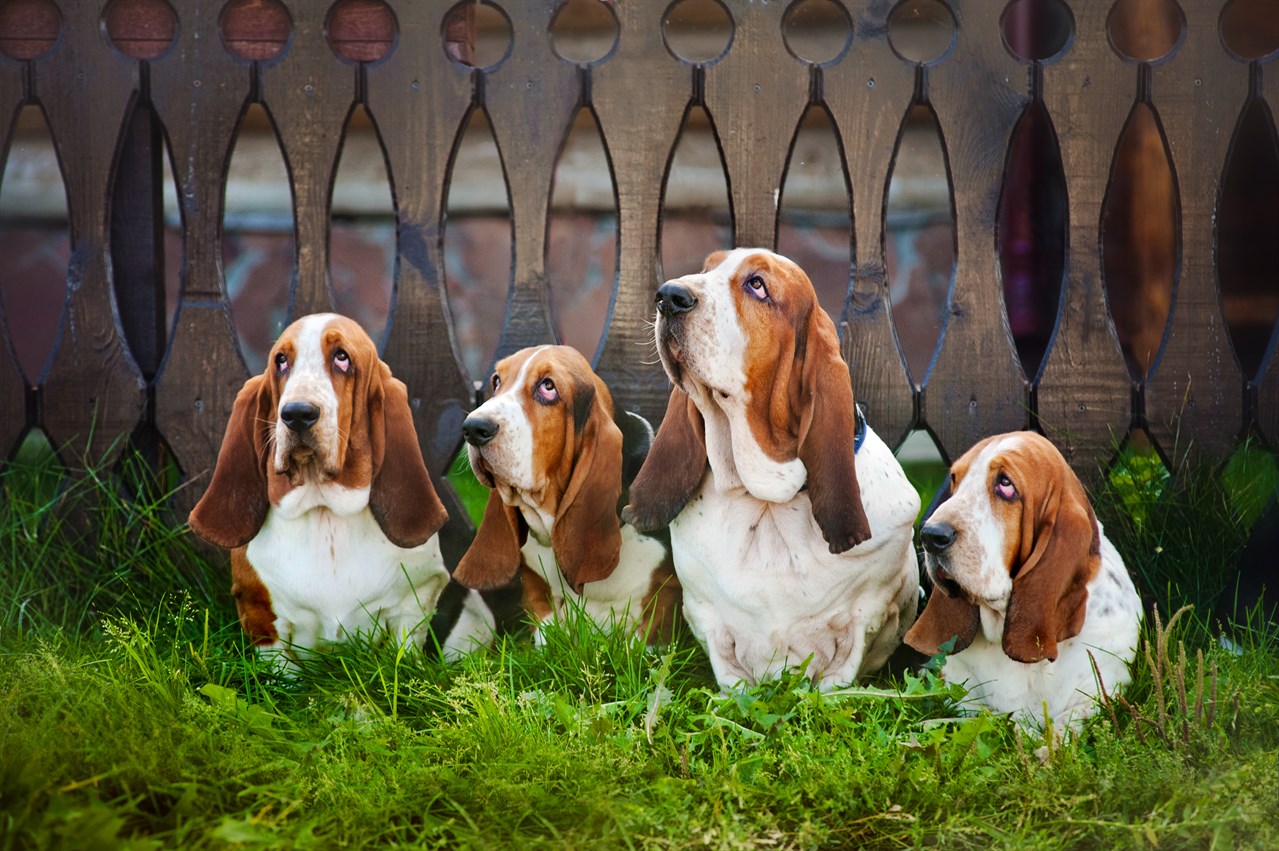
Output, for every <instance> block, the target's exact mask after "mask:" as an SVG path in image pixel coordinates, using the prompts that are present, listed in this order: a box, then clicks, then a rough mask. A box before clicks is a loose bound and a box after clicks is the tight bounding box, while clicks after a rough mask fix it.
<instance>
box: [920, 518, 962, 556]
mask: <svg viewBox="0 0 1279 851" xmlns="http://www.w3.org/2000/svg"><path fill="white" fill-rule="evenodd" d="M956 534H958V533H956V532H955V527H954V526H952V525H950V524H949V523H925V524H924V527H923V528H922V529H920V530H919V540H920V541H921V542H922V543H923V545H924V549H926V550H928V551H929V552H930V553H939V552H942V551H943V550H945V549H946V548H947V547H949V546H950V545H951V544H953V543H955V535H956Z"/></svg>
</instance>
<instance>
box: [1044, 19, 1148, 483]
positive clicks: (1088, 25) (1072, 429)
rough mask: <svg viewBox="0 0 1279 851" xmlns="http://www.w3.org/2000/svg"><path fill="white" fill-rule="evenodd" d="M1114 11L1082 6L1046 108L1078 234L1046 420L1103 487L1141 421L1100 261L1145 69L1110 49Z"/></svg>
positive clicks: (1048, 371) (1059, 442)
mask: <svg viewBox="0 0 1279 851" xmlns="http://www.w3.org/2000/svg"><path fill="white" fill-rule="evenodd" d="M1110 5H1111V4H1109V3H1107V2H1105V0H1076V2H1075V4H1074V10H1075V26H1076V32H1075V39H1074V42H1073V44H1072V46H1071V47H1070V49H1069V51H1068V52H1067V53H1066V55H1065V56H1064V57H1062V58H1061V59H1060V60H1059V61H1057V62H1055V63H1053V64H1051V65H1049V66H1047V67H1045V68H1044V69H1043V99H1044V104H1045V106H1046V107H1047V109H1048V114H1049V116H1050V118H1051V119H1052V121H1053V124H1054V126H1055V127H1056V130H1057V133H1056V137H1057V142H1058V146H1059V148H1060V150H1061V159H1062V167H1063V169H1064V170H1065V173H1066V174H1067V175H1068V183H1067V189H1068V191H1067V203H1068V220H1069V222H1070V225H1069V227H1070V232H1069V236H1068V239H1067V245H1068V248H1067V252H1066V264H1065V269H1064V270H1063V274H1064V276H1065V289H1064V291H1063V294H1062V299H1061V304H1060V306H1059V309H1058V316H1057V328H1056V331H1055V333H1054V336H1053V338H1052V342H1051V343H1050V348H1049V351H1048V353H1047V354H1046V355H1045V357H1044V360H1045V363H1044V368H1043V373H1042V375H1041V376H1040V379H1039V392H1038V397H1037V403H1038V414H1039V421H1040V424H1041V426H1042V428H1043V430H1044V433H1045V434H1046V435H1048V437H1049V438H1050V439H1051V440H1052V441H1053V442H1054V443H1055V444H1056V446H1057V448H1058V449H1060V450H1061V451H1062V454H1064V455H1065V456H1066V458H1067V460H1069V461H1070V463H1071V465H1072V466H1073V467H1074V468H1075V470H1076V472H1078V473H1079V474H1080V475H1082V476H1084V477H1085V480H1086V481H1094V482H1095V481H1096V480H1097V477H1098V474H1099V472H1100V469H1101V468H1102V466H1104V465H1105V463H1106V462H1107V461H1108V460H1109V459H1110V458H1111V457H1112V456H1113V454H1114V452H1115V447H1117V446H1118V445H1119V444H1120V443H1121V442H1122V441H1123V438H1124V436H1125V435H1126V434H1127V432H1128V427H1129V424H1130V423H1131V421H1132V411H1131V407H1132V382H1131V379H1130V378H1129V374H1128V369H1127V367H1126V366H1125V365H1124V357H1123V350H1122V349H1121V348H1120V345H1119V338H1118V336H1117V334H1116V332H1115V326H1114V322H1113V321H1112V319H1111V315H1110V310H1109V308H1108V307H1107V304H1106V292H1105V288H1104V286H1103V273H1102V263H1101V252H1100V246H1101V236H1100V233H1099V227H1100V222H1101V212H1102V205H1103V203H1104V202H1105V198H1106V189H1107V187H1108V183H1109V180H1110V170H1111V161H1112V158H1113V156H1114V151H1115V144H1116V140H1117V139H1118V138H1119V134H1120V133H1121V132H1122V131H1123V126H1124V120H1125V118H1126V116H1127V114H1128V111H1129V109H1130V108H1131V105H1132V100H1133V98H1134V96H1135V93H1136V90H1137V81H1136V73H1135V69H1134V68H1133V67H1132V66H1131V65H1126V64H1125V63H1124V62H1123V60H1122V59H1120V58H1119V57H1118V56H1116V55H1115V52H1114V51H1113V50H1112V49H1111V47H1110V42H1109V39H1108V37H1107V34H1106V16H1107V11H1108V9H1109V7H1110Z"/></svg>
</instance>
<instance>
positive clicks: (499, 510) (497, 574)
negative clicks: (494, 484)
mask: <svg viewBox="0 0 1279 851" xmlns="http://www.w3.org/2000/svg"><path fill="white" fill-rule="evenodd" d="M527 540H528V526H526V525H525V524H524V518H523V517H521V516H520V513H519V511H517V510H516V509H514V508H512V507H511V506H509V505H507V504H506V503H504V502H502V497H500V496H498V493H497V491H490V492H489V501H488V505H486V506H485V507H484V518H483V519H482V520H481V521H480V528H479V530H478V531H477V532H476V533H475V540H474V541H472V542H471V546H470V549H468V550H467V551H466V555H464V556H462V560H461V561H460V562H458V565H457V570H455V571H453V578H454V579H456V580H457V581H458V582H460V583H462V584H463V585H465V586H466V587H468V588H475V589H477V590H480V591H487V590H490V589H493V588H501V587H503V586H504V585H506V584H507V583H509V582H510V581H511V580H512V579H514V578H515V574H516V573H518V572H519V569H520V560H521V558H522V556H521V555H520V547H522V546H524V542H525V541H527Z"/></svg>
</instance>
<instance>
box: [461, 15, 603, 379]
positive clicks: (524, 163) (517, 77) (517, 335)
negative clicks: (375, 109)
mask: <svg viewBox="0 0 1279 851" xmlns="http://www.w3.org/2000/svg"><path fill="white" fill-rule="evenodd" d="M560 2H561V0H525V2H521V3H518V4H508V7H507V9H506V11H507V14H508V15H510V18H511V50H510V53H509V55H508V56H507V57H506V59H505V60H503V61H502V63H501V64H500V65H498V66H497V67H496V68H495V69H493V70H491V71H487V72H485V78H484V104H485V106H486V107H487V109H488V114H489V121H490V122H491V125H492V127H493V136H494V138H495V139H496V141H497V147H498V150H499V151H501V154H502V167H503V168H504V169H505V171H506V185H507V187H508V189H509V191H510V193H511V227H512V228H513V230H514V246H513V248H514V252H515V258H514V264H513V265H514V276H515V277H514V280H513V281H512V282H511V291H510V296H509V299H508V301H507V306H506V319H505V320H504V322H503V323H502V335H501V337H500V339H499V341H498V344H497V358H498V359H499V360H500V359H501V358H503V357H506V356H507V355H509V354H511V353H512V352H514V351H517V350H519V349H522V348H524V347H525V346H533V345H538V344H541V343H553V342H558V339H559V337H558V334H557V333H556V330H555V322H554V319H553V318H552V316H551V302H550V286H549V282H548V280H547V277H546V232H547V217H548V215H549V213H550V198H551V181H552V179H553V176H554V172H555V163H556V161H557V160H558V158H559V152H560V150H561V148H562V147H563V144H564V139H565V138H566V136H567V134H568V129H569V126H570V123H571V122H572V119H573V115H574V113H575V112H576V111H577V107H578V104H579V100H580V85H579V82H578V77H579V75H578V71H577V68H576V67H575V66H574V65H572V64H570V63H568V62H565V61H564V60H562V59H560V58H559V57H558V56H556V55H555V52H554V50H552V48H551V40H550V38H549V37H548V36H547V32H548V31H549V30H550V25H551V20H552V19H553V18H554V17H555V11H556V10H557V9H558V8H559V6H560Z"/></svg>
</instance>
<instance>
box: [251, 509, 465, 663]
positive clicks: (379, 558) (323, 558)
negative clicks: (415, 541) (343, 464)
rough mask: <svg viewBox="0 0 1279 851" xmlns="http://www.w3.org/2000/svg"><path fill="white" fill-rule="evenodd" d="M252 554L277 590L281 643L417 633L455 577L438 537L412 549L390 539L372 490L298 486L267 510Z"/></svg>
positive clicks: (274, 592) (273, 594)
mask: <svg viewBox="0 0 1279 851" xmlns="http://www.w3.org/2000/svg"><path fill="white" fill-rule="evenodd" d="M330 491H332V492H330ZM245 554H246V556H247V557H248V560H249V562H250V563H251V564H252V565H253V567H254V569H255V570H257V572H258V575H259V576H260V577H261V579H262V582H263V583H264V584H265V585H266V587H267V590H268V591H270V594H271V607H272V609H273V610H274V611H275V615H276V622H275V626H276V631H277V633H278V634H279V638H280V646H281V647H287V646H289V645H295V646H297V647H300V648H312V647H317V646H320V645H323V644H324V643H325V642H332V641H337V640H340V639H341V638H343V637H344V636H349V635H352V634H354V633H356V632H367V633H380V632H382V631H386V632H389V633H390V634H391V635H392V636H394V637H395V638H397V639H400V638H407V637H410V636H414V637H416V636H418V635H419V633H420V632H421V631H424V630H425V629H426V626H427V624H428V623H429V620H430V616H431V613H432V612H433V611H434V609H435V604H436V601H437V600H438V598H439V595H440V592H441V591H442V590H443V588H444V586H445V584H446V583H447V582H448V570H447V568H446V567H445V565H444V558H443V556H442V555H441V554H440V545H439V539H438V538H437V537H435V536H432V537H431V539H430V540H428V541H427V542H426V543H424V544H422V545H421V546H417V547H413V548H411V549H404V548H402V547H397V546H396V545H395V544H393V543H391V542H390V541H389V540H387V538H386V535H384V534H383V533H382V529H381V528H380V527H379V526H378V524H377V521H376V520H374V518H373V514H372V512H371V511H370V510H369V508H368V491H367V489H363V490H349V489H344V488H337V486H332V485H330V486H327V487H321V486H315V485H308V486H304V487H300V488H295V489H294V490H293V491H290V492H289V494H288V495H287V496H286V498H285V499H284V500H282V501H281V505H280V506H278V507H272V509H271V510H270V511H268V512H267V517H266V522H265V523H264V524H263V525H262V529H261V530H260V531H259V532H258V534H257V536H256V537H255V538H254V539H253V540H252V541H250V542H249V545H248V548H247V550H246V553H245Z"/></svg>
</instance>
